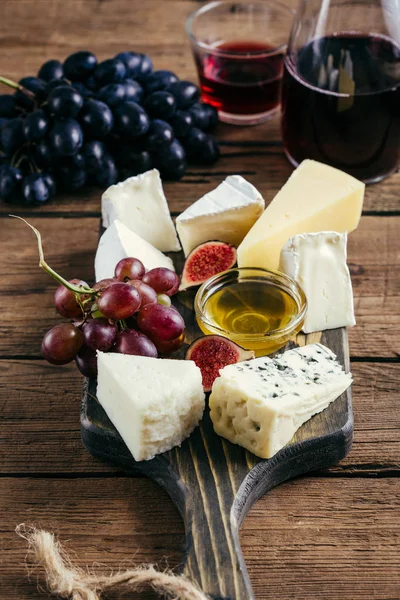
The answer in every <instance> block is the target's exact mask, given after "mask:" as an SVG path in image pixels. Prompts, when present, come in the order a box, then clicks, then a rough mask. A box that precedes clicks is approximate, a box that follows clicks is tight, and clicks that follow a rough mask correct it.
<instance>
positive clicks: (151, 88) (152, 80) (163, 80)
mask: <svg viewBox="0 0 400 600" xmlns="http://www.w3.org/2000/svg"><path fill="white" fill-rule="evenodd" d="M175 81H179V79H178V77H177V76H176V75H175V73H173V72H172V71H166V70H160V71H154V72H153V73H151V75H149V76H148V77H147V79H146V81H145V85H146V94H152V93H153V92H159V91H160V90H165V89H166V88H167V87H168V86H169V85H171V83H174V82H175Z"/></svg>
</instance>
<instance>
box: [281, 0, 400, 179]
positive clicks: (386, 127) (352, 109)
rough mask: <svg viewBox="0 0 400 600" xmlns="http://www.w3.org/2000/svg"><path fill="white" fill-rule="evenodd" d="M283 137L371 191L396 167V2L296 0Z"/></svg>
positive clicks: (399, 129) (288, 147) (399, 28)
mask: <svg viewBox="0 0 400 600" xmlns="http://www.w3.org/2000/svg"><path fill="white" fill-rule="evenodd" d="M282 137H283V143H284V147H285V152H286V155H287V157H288V158H289V160H290V162H291V163H292V164H293V165H296V166H297V165H298V164H299V163H300V162H301V161H302V160H303V159H305V158H313V159H315V160H318V161H321V162H324V163H327V164H330V165H332V166H334V167H337V168H339V169H342V170H343V171H346V172H348V173H350V174H351V175H353V176H354V177H357V178H358V179H361V180H363V181H365V182H366V183H374V182H377V181H380V180H381V179H383V178H384V177H386V176H387V175H388V174H389V173H391V172H392V171H394V170H395V169H396V167H397V166H398V165H399V163H400V4H399V2H398V0H374V1H372V0H340V1H337V0H336V1H335V0H334V1H333V2H331V1H330V0H302V1H301V4H300V7H299V10H298V11H297V13H296V16H295V19H294V24H293V29H292V33H291V37H290V40H289V45H288V52H287V55H286V57H285V60H284V75H283V84H282Z"/></svg>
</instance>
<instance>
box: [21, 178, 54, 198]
mask: <svg viewBox="0 0 400 600" xmlns="http://www.w3.org/2000/svg"><path fill="white" fill-rule="evenodd" d="M22 193H23V195H24V198H25V200H26V203H27V204H43V203H44V202H47V201H48V200H49V199H50V191H49V188H48V186H47V183H46V179H45V178H44V177H43V175H42V174H41V173H31V175H27V176H26V177H24V179H23V182H22Z"/></svg>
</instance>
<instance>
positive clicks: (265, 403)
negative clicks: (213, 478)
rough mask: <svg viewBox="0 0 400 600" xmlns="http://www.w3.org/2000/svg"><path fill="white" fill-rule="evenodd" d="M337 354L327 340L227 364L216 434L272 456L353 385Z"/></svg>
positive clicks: (215, 400) (218, 384)
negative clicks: (323, 343) (274, 355)
mask: <svg viewBox="0 0 400 600" xmlns="http://www.w3.org/2000/svg"><path fill="white" fill-rule="evenodd" d="M351 381H352V377H351V374H350V373H345V372H344V370H343V369H342V367H341V365H340V364H339V363H338V362H336V356H335V355H334V354H333V353H332V352H331V351H330V350H329V349H328V348H326V347H325V346H323V345H321V344H311V345H309V346H305V347H304V348H297V349H295V350H289V351H287V352H285V353H284V354H281V355H280V356H278V357H276V358H274V359H271V358H268V357H262V358H256V359H254V360H251V361H247V362H241V363H238V364H235V365H229V366H227V367H224V368H223V369H221V371H220V377H217V379H216V380H215V381H214V384H213V388H212V392H211V396H210V410H211V419H212V422H213V425H214V430H215V431H216V433H218V434H219V435H221V436H222V437H224V438H226V439H227V440H229V441H231V442H233V443H234V444H239V445H241V446H243V447H244V448H247V449H248V450H250V451H251V452H253V453H254V454H256V455H257V456H260V457H261V458H270V457H271V456H273V455H274V454H276V453H277V452H278V451H279V450H280V449H281V448H283V446H285V445H286V444H287V443H288V442H289V441H290V440H291V438H292V437H293V435H294V434H295V433H296V431H297V429H298V428H299V427H300V426H301V425H302V424H303V423H304V422H305V421H307V420H308V419H309V418H310V417H312V415H315V414H316V413H318V412H321V411H322V410H324V409H325V408H326V407H327V406H328V405H329V404H330V403H331V402H333V400H335V399H336V398H338V397H339V396H340V395H341V394H342V393H343V392H344V391H345V390H346V389H347V388H348V387H349V385H350V384H351Z"/></svg>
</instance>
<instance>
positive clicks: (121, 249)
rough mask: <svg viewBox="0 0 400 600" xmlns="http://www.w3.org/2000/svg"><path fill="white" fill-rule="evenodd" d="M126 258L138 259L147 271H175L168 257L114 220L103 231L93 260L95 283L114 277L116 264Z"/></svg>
mask: <svg viewBox="0 0 400 600" xmlns="http://www.w3.org/2000/svg"><path fill="white" fill-rule="evenodd" d="M128 256H130V257H133V258H138V259H139V260H140V261H142V263H143V264H144V266H145V267H146V269H147V270H150V269H155V268H156V267H166V268H167V269H171V270H172V271H175V268H174V264H173V262H172V260H171V259H170V258H169V257H168V256H165V254H163V253H162V252H160V251H159V250H157V248H154V246H152V245H151V244H149V242H146V240H144V239H142V238H141V237H140V236H139V235H137V233H134V232H133V231H131V229H129V227H126V225H124V224H123V223H121V221H119V220H118V219H116V220H115V221H114V222H113V223H112V224H111V225H110V227H109V228H108V229H106V230H105V232H104V233H103V235H102V236H101V238H100V240H99V245H98V246H97V251H96V257H95V259H94V271H95V277H96V281H100V280H101V279H107V278H109V277H114V271H115V267H116V265H117V263H118V262H119V261H120V260H121V259H122V258H126V257H128Z"/></svg>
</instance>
